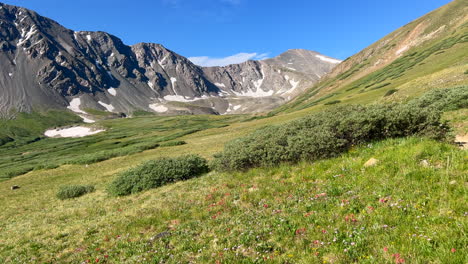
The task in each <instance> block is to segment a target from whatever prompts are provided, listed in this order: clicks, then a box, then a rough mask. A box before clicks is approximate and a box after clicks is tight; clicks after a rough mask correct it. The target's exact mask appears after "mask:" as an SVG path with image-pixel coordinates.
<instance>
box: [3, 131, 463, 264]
mask: <svg viewBox="0 0 468 264" xmlns="http://www.w3.org/2000/svg"><path fill="white" fill-rule="evenodd" d="M138 155H141V154H137V156H138ZM370 158H376V159H377V160H379V162H378V163H377V165H375V166H373V167H365V166H363V164H364V163H365V162H366V161H367V160H369V159H370ZM135 159H138V158H132V160H133V161H130V160H129V158H116V159H112V160H109V161H105V162H102V163H99V164H96V165H91V166H90V167H88V168H86V167H84V166H77V165H73V166H66V167H61V168H59V169H56V170H49V171H41V172H37V173H35V174H34V175H31V174H28V175H25V176H21V177H18V178H15V179H14V180H13V181H12V182H3V183H0V186H1V188H2V189H6V188H7V187H8V185H9V184H13V183H15V184H18V185H21V186H22V188H21V189H20V190H18V191H15V192H5V191H4V192H2V193H1V194H0V204H2V205H4V206H2V207H3V208H2V214H1V216H0V218H1V221H0V223H1V224H0V241H2V243H1V244H0V260H2V262H4V263H5V262H6V263H10V262H11V263H25V262H35V263H65V262H66V263H71V262H73V263H81V262H83V261H86V260H90V261H92V262H95V261H96V260H97V259H99V262H103V263H121V262H125V263H138V262H151V263H159V262H160V261H163V262H168V263H180V262H182V263H186V262H192V263H206V262H211V263H215V262H217V261H218V262H219V263H233V262H236V263H261V262H268V263H324V262H325V263H350V262H359V263H395V259H404V260H405V261H406V263H429V262H433V263H464V262H466V261H467V260H468V259H467V258H466V256H467V254H466V250H467V248H466V245H467V244H468V241H467V238H466V236H465V233H466V230H467V222H466V221H465V220H466V219H465V218H466V212H467V210H468V208H467V207H466V203H464V201H465V200H466V198H468V197H467V193H466V186H465V184H464V183H466V181H467V179H466V171H467V170H468V167H467V164H468V162H467V156H466V152H463V151H461V150H458V149H457V148H456V147H454V146H450V145H446V144H443V143H438V142H434V141H430V140H424V139H419V138H408V139H397V140H387V141H384V142H380V143H374V144H369V145H367V146H361V147H358V148H355V149H353V150H351V151H350V152H349V153H348V154H345V155H343V156H342V157H338V158H335V159H331V160H323V161H319V162H316V163H314V164H309V163H301V164H299V165H297V166H287V165H283V166H280V167H277V168H271V169H254V170H250V171H248V172H245V173H224V174H218V173H211V174H209V175H207V176H204V177H202V178H197V179H192V180H189V181H185V182H179V183H176V184H172V185H168V186H165V187H162V188H159V189H155V190H152V191H147V192H143V193H141V194H137V195H132V196H128V197H123V198H109V197H108V195H107V194H106V193H105V191H104V190H105V186H106V184H107V183H108V182H109V181H110V180H111V179H112V178H113V175H114V173H115V172H116V171H119V170H121V169H122V168H125V167H128V166H131V165H132V164H133V163H134V160H135ZM139 159H142V157H139ZM69 183H74V184H75V183H76V184H80V183H81V184H82V183H86V184H95V185H96V188H97V191H96V192H94V193H91V194H88V195H86V196H84V197H81V198H78V199H76V200H68V201H60V200H58V199H57V198H55V192H56V190H57V189H58V188H59V186H61V185H62V184H69ZM452 249H455V250H452ZM453 251H454V252H453ZM396 254H398V257H396V256H397V255H396Z"/></svg>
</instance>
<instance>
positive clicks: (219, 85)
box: [215, 83, 226, 88]
mask: <svg viewBox="0 0 468 264" xmlns="http://www.w3.org/2000/svg"><path fill="white" fill-rule="evenodd" d="M215 85H216V86H218V87H224V88H226V85H224V83H215Z"/></svg>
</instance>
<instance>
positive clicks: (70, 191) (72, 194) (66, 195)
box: [57, 185, 95, 200]
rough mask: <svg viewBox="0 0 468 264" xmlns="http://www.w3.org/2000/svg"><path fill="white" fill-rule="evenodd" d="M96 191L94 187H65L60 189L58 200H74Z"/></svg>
mask: <svg viewBox="0 0 468 264" xmlns="http://www.w3.org/2000/svg"><path fill="white" fill-rule="evenodd" d="M94 191H95V188H94V186H93V185H65V186H62V187H60V189H59V191H58V192H57V198H59V199H60V200H65V199H72V198H77V197H80V196H83V195H85V194H87V193H91V192H94Z"/></svg>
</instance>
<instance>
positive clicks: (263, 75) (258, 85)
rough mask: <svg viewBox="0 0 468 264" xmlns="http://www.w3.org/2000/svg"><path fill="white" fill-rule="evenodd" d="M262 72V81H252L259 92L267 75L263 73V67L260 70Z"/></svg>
mask: <svg viewBox="0 0 468 264" xmlns="http://www.w3.org/2000/svg"><path fill="white" fill-rule="evenodd" d="M260 72H261V73H262V79H260V80H257V81H252V82H253V84H254V86H255V87H256V88H257V91H258V90H260V87H261V86H262V84H263V81H264V80H265V73H264V72H263V66H262V68H261V69H260Z"/></svg>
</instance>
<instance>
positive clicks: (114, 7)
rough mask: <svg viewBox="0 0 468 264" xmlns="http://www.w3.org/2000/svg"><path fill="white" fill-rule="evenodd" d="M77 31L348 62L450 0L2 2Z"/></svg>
mask: <svg viewBox="0 0 468 264" xmlns="http://www.w3.org/2000/svg"><path fill="white" fill-rule="evenodd" d="M0 1H2V2H4V3H6V4H13V5H19V6H23V7H26V8H30V9H33V10H35V11H36V12H38V13H39V14H41V15H43V16H46V17H49V18H52V19H54V20H56V21H58V22H59V23H60V24H62V25H64V26H65V27H68V28H71V29H73V30H77V31H78V30H89V31H97V30H100V31H106V32H109V33H111V34H114V35H116V36H118V37H120V38H121V39H122V40H123V41H124V42H125V43H126V44H130V45H131V44H135V43H138V42H154V43H160V44H163V45H164V46H165V47H167V48H169V49H171V50H173V51H175V52H177V53H179V54H181V55H183V56H186V57H201V58H195V59H193V60H194V61H197V63H199V64H203V65H208V64H211V65H215V64H218V65H221V64H226V62H229V63H232V62H238V61H243V60H246V59H262V58H266V57H274V56H276V55H278V54H280V53H282V52H284V51H286V50H288V49H294V48H303V49H310V50H315V51H318V52H320V53H322V54H325V55H328V56H331V57H334V58H338V59H345V58H347V57H349V56H351V55H353V54H355V53H356V52H359V51H360V50H362V49H364V48H365V47H367V46H368V45H370V44H372V43H373V42H375V41H377V40H378V39H380V38H382V37H384V36H385V35H387V34H388V33H390V32H392V31H393V30H395V29H397V28H399V27H401V26H403V25H405V24H407V23H409V22H410V21H412V20H414V19H416V18H418V17H420V16H422V15H424V14H426V13H428V12H430V11H432V10H434V9H436V8H438V7H440V6H442V5H444V4H447V3H449V2H450V0H391V1H380V0H352V1H351V0H323V1H319V0H315V1H314V0H281V1H279V0H133V1H123V0H76V1H69V0H0Z"/></svg>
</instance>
